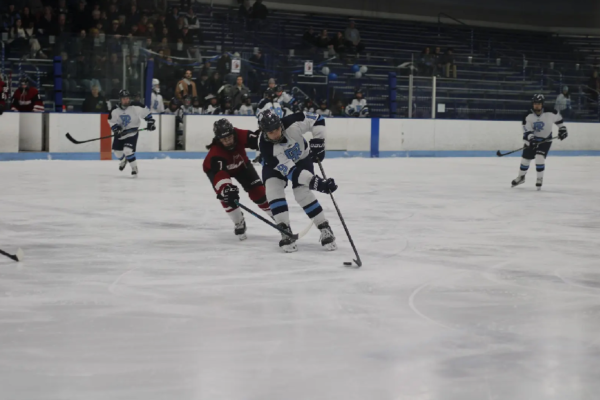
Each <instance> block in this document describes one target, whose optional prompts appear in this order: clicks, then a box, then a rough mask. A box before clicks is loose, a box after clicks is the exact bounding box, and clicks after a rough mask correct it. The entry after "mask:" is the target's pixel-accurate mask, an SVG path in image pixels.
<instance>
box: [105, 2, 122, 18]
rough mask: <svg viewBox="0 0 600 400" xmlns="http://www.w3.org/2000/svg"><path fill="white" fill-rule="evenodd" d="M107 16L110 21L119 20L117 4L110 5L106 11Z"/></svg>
mask: <svg viewBox="0 0 600 400" xmlns="http://www.w3.org/2000/svg"><path fill="white" fill-rule="evenodd" d="M106 17H107V18H108V20H109V21H118V20H119V13H118V11H117V5H116V4H111V5H110V6H109V7H108V12H107V13H106Z"/></svg>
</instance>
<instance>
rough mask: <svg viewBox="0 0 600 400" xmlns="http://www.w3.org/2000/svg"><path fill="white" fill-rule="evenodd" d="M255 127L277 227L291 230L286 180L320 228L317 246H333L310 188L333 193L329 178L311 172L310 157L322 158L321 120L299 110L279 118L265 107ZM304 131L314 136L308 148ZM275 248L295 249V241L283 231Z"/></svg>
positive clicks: (323, 214)
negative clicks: (259, 131)
mask: <svg viewBox="0 0 600 400" xmlns="http://www.w3.org/2000/svg"><path fill="white" fill-rule="evenodd" d="M258 126H259V128H260V130H261V131H262V134H261V135H260V138H259V149H260V152H261V154H262V157H263V169H262V177H263V182H264V183H265V187H266V192H267V200H268V201H269V207H270V208H271V211H272V212H273V218H274V219H275V222H276V223H277V224H278V226H279V227H280V228H281V229H283V230H286V231H288V232H291V228H290V217H289V212H288V204H287V200H286V198H285V188H286V187H287V185H288V180H289V181H291V182H292V188H293V191H294V197H295V198H296V201H297V202H298V204H299V205H300V206H301V207H302V208H303V209H304V212H305V213H306V215H307V216H308V217H309V218H311V219H312V220H313V222H314V224H315V225H317V227H318V228H319V230H320V231H321V238H320V240H321V245H322V246H324V247H325V248H326V249H327V250H335V249H337V245H336V243H335V236H334V235H333V231H332V230H331V227H330V226H329V222H328V221H327V219H326V218H325V213H324V212H323V208H321V205H320V204H319V201H318V200H317V198H316V197H315V195H314V194H313V192H312V191H311V190H316V191H318V192H321V193H333V192H335V190H336V189H337V185H336V184H335V181H334V180H333V179H331V178H329V179H322V178H321V177H319V176H317V175H315V174H314V167H313V160H314V162H316V161H317V160H319V161H322V160H323V159H324V158H325V119H323V118H322V117H320V116H318V115H316V114H311V113H303V112H300V113H295V114H292V115H289V116H287V117H284V118H283V119H280V118H279V117H278V116H277V115H276V114H275V113H273V112H272V111H271V110H266V111H264V112H263V113H262V114H260V115H259V116H258ZM306 132H312V134H313V137H314V139H312V140H311V141H310V147H309V145H308V143H307V142H306V139H304V137H303V134H304V133H306ZM279 247H281V248H282V249H283V250H284V251H285V252H286V253H291V252H294V251H297V250H298V247H297V246H296V243H295V241H294V240H293V239H291V238H290V237H288V236H286V235H283V234H282V239H281V241H280V242H279Z"/></svg>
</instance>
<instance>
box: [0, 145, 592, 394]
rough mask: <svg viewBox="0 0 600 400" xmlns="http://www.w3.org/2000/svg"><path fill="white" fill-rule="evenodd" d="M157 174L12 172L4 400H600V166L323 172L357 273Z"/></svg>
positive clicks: (5, 203)
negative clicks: (538, 173) (288, 250)
mask: <svg viewBox="0 0 600 400" xmlns="http://www.w3.org/2000/svg"><path fill="white" fill-rule="evenodd" d="M139 166H140V177H139V179H137V180H133V179H131V178H130V177H129V175H128V174H129V170H127V172H126V173H120V172H119V171H118V170H117V163H116V162H101V161H98V162H92V161H81V162H78V161H27V162H3V163H0V183H1V192H0V248H2V249H4V250H7V251H11V252H14V251H16V249H17V248H18V247H22V248H23V249H24V250H25V257H26V258H25V261H24V262H23V263H15V262H13V261H11V260H9V259H8V258H5V257H0V399H1V400H50V399H52V400H71V399H73V400H75V399H77V400H81V399H85V400H107V399H111V400H122V399H123V400H124V399H127V400H129V399H135V400H137V399H139V400H159V399H161V400H162V399H177V400H191V399H194V400H284V399H285V400H290V399H291V400H342V399H343V400H404V399H406V400H437V399H443V400H446V399H449V400H475V399H477V400H479V399H485V400H490V399H493V400H500V399H507V400H509V399H510V400H515V399H517V400H520V399H523V400H525V399H526V400H532V399H536V400H539V399H561V400H566V399H569V400H582V399H590V400H591V399H597V398H598V393H600V257H599V256H600V232H599V228H600V173H599V172H598V171H600V158H583V157H580V158H557V157H555V158H552V156H551V157H550V159H549V160H548V162H547V171H546V177H545V184H544V188H543V190H542V191H541V192H537V191H536V190H535V188H534V182H535V166H533V165H532V168H531V171H530V173H529V176H528V178H527V182H526V184H525V185H523V186H520V187H518V188H515V189H511V188H510V187H509V186H510V181H511V180H512V179H513V178H515V176H516V175H517V171H518V166H519V159H517V158H510V159H497V158H484V159H407V158H404V159H380V160H377V159H344V160H342V159H333V160H326V162H325V168H327V172H328V174H329V175H330V176H332V177H335V178H336V180H337V181H338V182H339V184H340V189H339V191H338V192H337V193H336V198H337V200H338V201H339V205H340V207H341V210H342V212H343V214H344V216H345V217H346V219H347V222H348V226H349V227H350V231H351V232H352V234H353V236H354V239H355V242H356V244H357V246H358V249H359V252H360V255H361V257H362V259H363V262H364V266H363V268H362V269H358V270H357V269H349V268H345V267H343V266H342V263H343V262H344V261H349V260H351V259H352V252H351V250H350V246H349V244H348V241H347V239H346V237H345V235H344V231H343V229H342V227H341V224H340V223H339V220H338V218H337V216H336V215H335V210H334V209H333V207H332V204H331V201H330V200H329V199H328V197H327V196H325V195H319V199H320V202H321V204H322V205H323V206H324V208H325V210H326V212H327V215H328V217H329V220H330V221H331V222H332V226H333V229H334V232H335V233H336V234H337V237H338V243H339V246H340V249H339V251H337V252H331V253H328V252H325V251H323V250H322V249H321V247H320V245H319V244H318V242H317V241H318V232H317V230H316V229H313V230H312V231H311V232H310V233H309V234H308V235H307V237H306V238H304V239H303V240H302V241H301V242H300V243H299V248H300V250H299V252H298V253H294V254H282V253H281V252H280V251H279V249H278V247H277V242H278V240H279V234H278V233H276V232H273V231H272V230H271V228H269V227H268V226H266V225H264V224H263V223H262V222H260V221H258V220H256V219H255V218H254V217H252V216H250V215H247V216H246V220H247V223H248V235H249V239H248V240H247V241H245V242H239V241H237V240H236V239H235V238H234V236H233V226H232V224H231V222H230V220H229V219H228V218H227V216H226V215H225V213H224V212H223V211H222V209H221V207H220V204H219V203H218V202H217V201H216V200H215V199H214V193H213V192H212V190H211V188H210V186H209V182H208V180H207V178H206V177H205V175H204V174H203V173H202V169H201V162H200V161H198V160H185V161H178V160H155V161H145V160H140V161H139ZM288 190H289V189H288ZM288 196H289V200H290V205H291V214H292V223H293V228H294V229H295V230H296V231H298V230H301V229H302V228H304V226H305V225H306V217H305V216H304V215H303V214H302V211H301V209H300V208H299V207H298V206H297V205H295V204H294V202H293V196H291V193H290V192H288ZM242 199H243V200H244V201H245V202H246V203H248V201H247V197H245V195H242ZM252 206H253V208H254V209H257V207H255V206H254V205H252Z"/></svg>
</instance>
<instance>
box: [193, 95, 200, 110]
mask: <svg viewBox="0 0 600 400" xmlns="http://www.w3.org/2000/svg"><path fill="white" fill-rule="evenodd" d="M192 105H193V106H194V107H196V108H199V107H200V106H201V104H200V99H199V98H198V97H192Z"/></svg>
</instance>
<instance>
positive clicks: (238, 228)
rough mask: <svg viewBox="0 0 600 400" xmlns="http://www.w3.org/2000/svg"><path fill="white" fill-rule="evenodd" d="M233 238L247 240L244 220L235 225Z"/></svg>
mask: <svg viewBox="0 0 600 400" xmlns="http://www.w3.org/2000/svg"><path fill="white" fill-rule="evenodd" d="M235 236H237V238H238V239H240V240H246V239H248V236H246V220H244V219H242V222H240V223H239V224H235Z"/></svg>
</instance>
